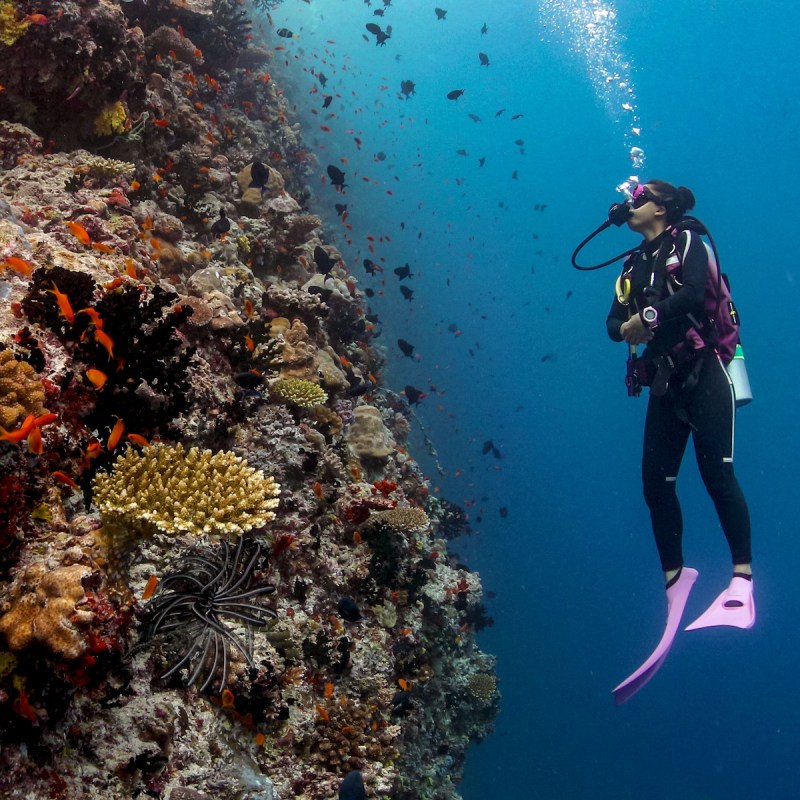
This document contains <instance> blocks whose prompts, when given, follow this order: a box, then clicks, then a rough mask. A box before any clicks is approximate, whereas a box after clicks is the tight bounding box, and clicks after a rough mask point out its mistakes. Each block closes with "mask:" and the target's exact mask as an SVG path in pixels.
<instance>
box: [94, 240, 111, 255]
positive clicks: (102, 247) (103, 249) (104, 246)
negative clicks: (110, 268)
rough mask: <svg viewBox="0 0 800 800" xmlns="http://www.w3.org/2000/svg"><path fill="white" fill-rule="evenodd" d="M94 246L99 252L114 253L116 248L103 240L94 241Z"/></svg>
mask: <svg viewBox="0 0 800 800" xmlns="http://www.w3.org/2000/svg"><path fill="white" fill-rule="evenodd" d="M92 247H93V248H94V249H95V250H97V252H98V253H113V252H114V248H113V247H109V246H108V245H107V244H104V243H103V242H92Z"/></svg>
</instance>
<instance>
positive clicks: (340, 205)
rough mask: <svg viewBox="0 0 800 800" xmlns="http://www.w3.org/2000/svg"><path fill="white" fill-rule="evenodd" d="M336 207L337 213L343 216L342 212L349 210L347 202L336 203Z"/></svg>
mask: <svg viewBox="0 0 800 800" xmlns="http://www.w3.org/2000/svg"><path fill="white" fill-rule="evenodd" d="M334 208H335V209H336V213H337V214H338V215H339V216H340V217H341V216H342V214H344V212H345V211H347V203H336V204H335V205H334Z"/></svg>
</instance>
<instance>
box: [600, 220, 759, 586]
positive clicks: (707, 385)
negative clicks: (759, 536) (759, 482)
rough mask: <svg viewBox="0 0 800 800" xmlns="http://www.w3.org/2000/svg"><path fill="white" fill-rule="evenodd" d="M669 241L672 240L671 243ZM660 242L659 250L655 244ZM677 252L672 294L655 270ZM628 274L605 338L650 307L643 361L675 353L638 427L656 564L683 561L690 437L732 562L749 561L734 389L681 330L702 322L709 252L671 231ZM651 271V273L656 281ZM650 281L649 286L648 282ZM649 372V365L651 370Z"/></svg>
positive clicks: (634, 259)
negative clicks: (682, 488) (653, 315)
mask: <svg viewBox="0 0 800 800" xmlns="http://www.w3.org/2000/svg"><path fill="white" fill-rule="evenodd" d="M673 241H674V243H673ZM662 243H664V247H665V249H663V250H662V251H661V256H660V259H659V248H660V247H661V245H662ZM676 250H677V252H679V253H680V260H681V267H680V269H679V272H678V273H677V276H679V280H680V285H679V286H677V288H676V289H675V291H674V293H673V294H670V293H669V291H668V289H667V285H666V281H665V280H664V270H663V269H656V270H654V265H655V263H656V259H659V263H660V261H661V260H662V259H664V257H665V256H666V255H667V253H669V255H672V256H673V257H674V254H675V252H676ZM626 270H627V274H628V275H629V277H630V279H631V295H630V296H631V300H630V304H629V305H628V306H625V305H623V304H622V303H620V302H619V300H618V299H616V298H615V299H614V302H613V304H612V306H611V311H610V312H609V315H608V318H607V320H606V326H607V328H608V335H609V336H610V337H611V338H612V339H613V340H614V341H615V342H621V341H622V336H621V335H620V326H621V325H622V323H623V322H626V321H627V320H628V317H629V309H630V314H634V313H638V311H640V310H641V309H643V308H645V307H646V306H650V305H652V306H653V307H654V308H655V309H656V311H657V312H658V325H657V327H656V329H655V331H654V335H653V338H652V340H651V341H650V343H649V344H648V346H647V349H646V350H645V352H644V354H643V356H642V358H643V359H644V361H645V363H654V362H655V361H656V360H657V359H658V357H659V356H662V355H665V354H669V355H674V356H675V359H674V360H675V361H676V362H677V366H676V369H675V371H674V372H672V374H671V376H670V378H669V384H668V388H667V391H666V392H665V393H664V394H661V395H659V396H656V395H655V394H653V392H652V391H651V394H650V400H649V403H648V406H647V419H646V422H645V428H644V449H643V457H642V481H643V484H644V497H645V501H646V503H647V506H648V508H649V509H650V518H651V520H652V524H653V533H654V534H655V539H656V546H657V547H658V554H659V557H660V559H661V567H662V569H663V570H664V571H665V572H667V571H670V570H674V569H678V568H680V567H681V566H683V552H682V548H681V540H682V536H683V517H682V515H681V507H680V504H679V502H678V497H677V494H676V492H675V482H676V480H677V476H678V470H679V469H680V465H681V461H682V459H683V454H684V452H685V450H686V444H687V442H688V440H689V434H690V433H691V434H692V438H693V440H694V448H695V455H696V457H697V464H698V466H699V468H700V474H701V476H702V478H703V482H704V484H705V487H706V490H707V491H708V493H709V495H710V496H711V499H712V500H713V502H714V506H715V508H716V510H717V514H718V516H719V520H720V524H721V525H722V529H723V531H724V533H725V536H726V538H727V540H728V545H729V547H730V550H731V557H732V559H733V563H734V564H749V563H750V561H751V552H750V516H749V513H748V510H747V503H746V501H745V499H744V495H743V494H742V490H741V489H740V488H739V483H738V482H737V480H736V476H735V475H734V471H733V445H734V424H735V410H736V409H735V402H734V396H733V388H732V386H731V382H730V379H729V378H728V374H727V372H726V370H725V367H724V365H723V364H722V361H721V360H720V358H719V357H718V355H717V353H716V351H715V350H714V348H713V347H704V348H701V349H698V350H695V349H693V348H692V347H689V346H687V344H686V336H685V334H686V331H687V330H689V329H690V328H691V327H692V323H691V322H690V321H689V320H688V318H687V316H686V315H687V314H691V315H693V317H694V318H695V319H696V320H698V321H702V320H704V319H705V316H704V310H703V298H704V294H705V287H706V281H707V274H708V255H707V251H706V249H705V246H704V245H703V242H702V240H701V239H700V237H699V236H698V235H697V234H694V233H691V232H689V231H683V232H682V233H680V234H679V235H678V237H677V238H675V239H674V240H673V236H672V232H671V231H666V232H665V233H664V234H662V236H660V237H658V238H657V239H655V240H654V241H652V242H648V243H647V244H646V245H645V246H644V248H643V249H642V251H640V252H639V253H637V254H635V255H634V256H631V257H630V258H629V260H628V261H626V264H625V267H624V268H623V271H624V272H625V271H626ZM654 274H655V278H654ZM651 283H653V284H654V289H653V290H651V291H649V292H648V291H646V290H648V287H649V286H650V285H651ZM653 372H654V369H651V370H650V374H651V375H652V374H653Z"/></svg>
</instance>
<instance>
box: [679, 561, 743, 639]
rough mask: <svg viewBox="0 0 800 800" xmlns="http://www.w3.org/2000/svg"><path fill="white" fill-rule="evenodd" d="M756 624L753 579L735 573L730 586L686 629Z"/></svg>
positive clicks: (739, 626) (737, 626)
mask: <svg viewBox="0 0 800 800" xmlns="http://www.w3.org/2000/svg"><path fill="white" fill-rule="evenodd" d="M726 604H727V605H726ZM755 624H756V604H755V601H754V600H753V581H752V580H748V579H747V578H740V577H739V576H738V575H734V576H733V578H732V579H731V582H730V583H729V584H728V588H727V589H726V590H725V591H724V592H723V593H722V594H721V595H720V596H719V597H718V598H717V599H716V600H715V601H714V602H713V603H712V604H711V605H710V606H709V607H708V609H706V611H704V612H703V613H702V614H701V615H700V616H699V617H698V618H697V619H696V620H695V621H694V622H693V623H692V624H691V625H687V626H686V630H687V631H696V630H697V629H698V628H712V627H714V626H715V625H732V626H733V627H734V628H752V627H753V625H755Z"/></svg>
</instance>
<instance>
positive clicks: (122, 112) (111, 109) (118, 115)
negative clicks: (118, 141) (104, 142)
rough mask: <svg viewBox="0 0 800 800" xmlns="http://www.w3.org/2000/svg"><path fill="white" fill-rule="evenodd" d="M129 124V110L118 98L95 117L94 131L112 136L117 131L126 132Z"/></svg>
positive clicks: (101, 134) (100, 134)
mask: <svg viewBox="0 0 800 800" xmlns="http://www.w3.org/2000/svg"><path fill="white" fill-rule="evenodd" d="M127 125H128V110H127V109H126V108H125V106H124V104H123V103H122V102H121V101H120V100H117V102H116V103H109V104H108V105H107V106H105V107H104V108H103V109H102V111H101V112H100V113H99V114H98V115H97V116H96V117H95V119H94V132H95V133H96V134H97V135H98V136H111V135H112V134H115V133H124V132H125V128H126V127H127Z"/></svg>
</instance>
